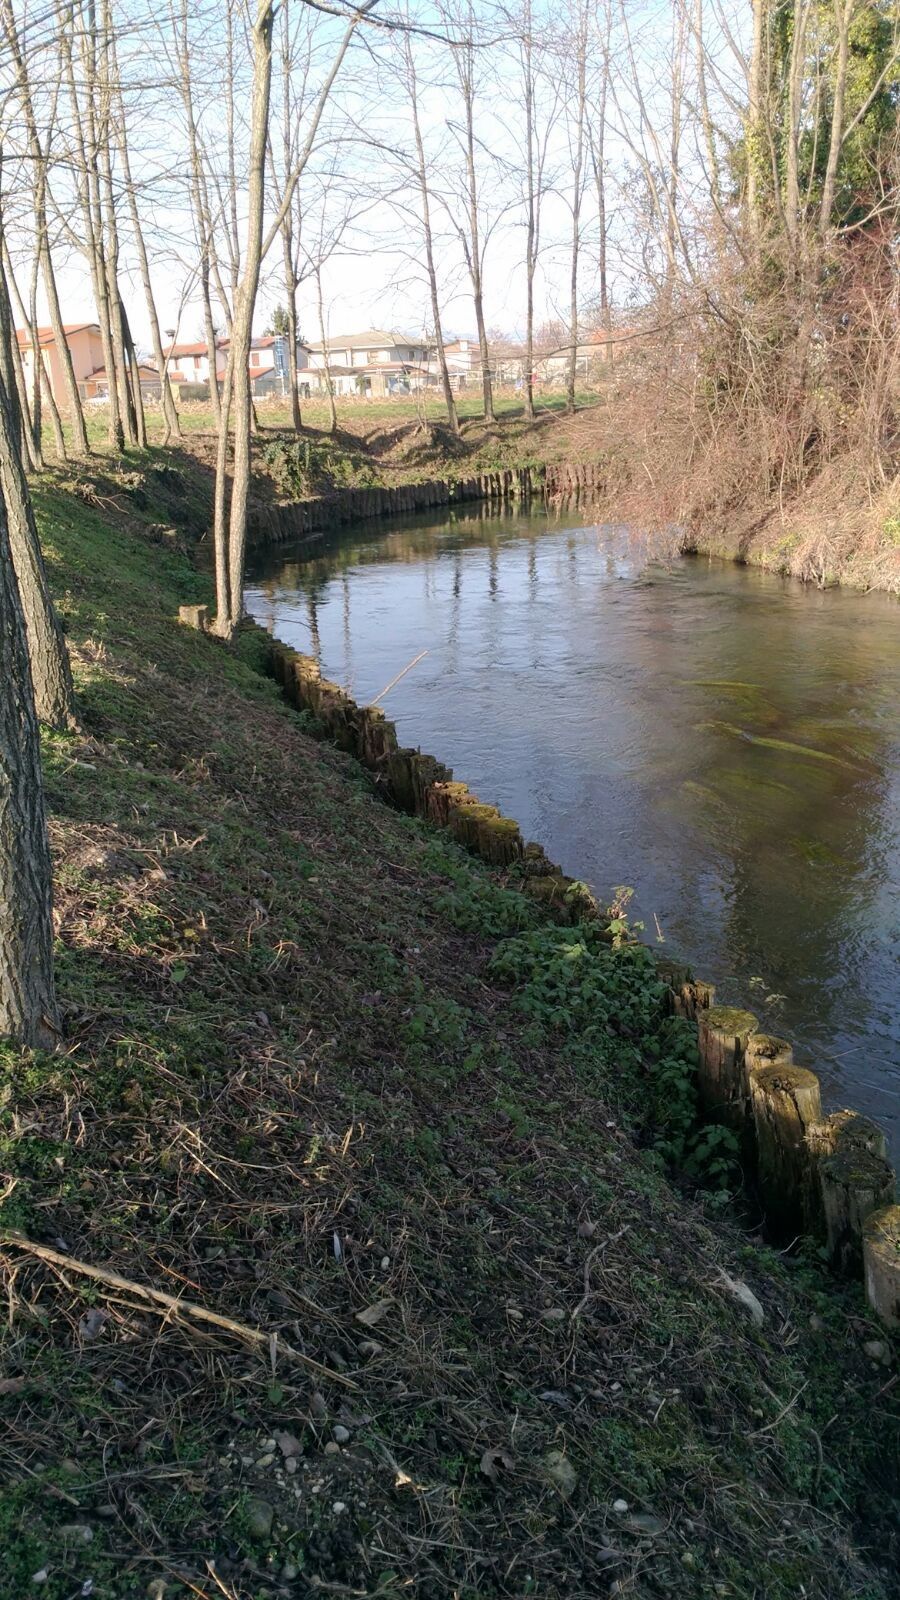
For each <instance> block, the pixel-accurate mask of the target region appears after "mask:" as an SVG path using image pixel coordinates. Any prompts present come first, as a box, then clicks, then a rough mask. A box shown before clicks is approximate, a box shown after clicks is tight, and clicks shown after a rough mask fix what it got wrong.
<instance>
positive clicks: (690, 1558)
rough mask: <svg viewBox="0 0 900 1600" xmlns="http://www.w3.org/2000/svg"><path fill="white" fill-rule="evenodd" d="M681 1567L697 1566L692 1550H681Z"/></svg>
mask: <svg viewBox="0 0 900 1600" xmlns="http://www.w3.org/2000/svg"><path fill="white" fill-rule="evenodd" d="M681 1565H682V1566H683V1567H695V1566H696V1565H697V1559H696V1557H695V1555H694V1553H693V1551H692V1550H682V1552H681Z"/></svg>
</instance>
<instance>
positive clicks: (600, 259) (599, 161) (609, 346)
mask: <svg viewBox="0 0 900 1600" xmlns="http://www.w3.org/2000/svg"><path fill="white" fill-rule="evenodd" d="M698 4H699V0H698ZM610 33H611V18H610V15H609V12H608V11H607V13H606V31H605V36H604V40H603V60H602V63H601V69H600V71H601V77H600V84H599V88H598V92H597V113H596V119H595V120H592V121H591V122H589V124H588V137H589V141H590V150H591V165H592V167H593V171H594V188H595V189H596V191H597V271H598V276H599V290H600V325H601V327H602V329H603V331H604V333H606V334H609V333H610V331H611V326H612V322H611V315H610V304H609V272H608V258H607V249H608V239H609V218H608V214H607V205H606V102H607V97H608V94H609V71H610V60H609V45H610ZM613 348H614V347H613V342H612V339H611V338H607V340H606V343H605V344H604V347H603V349H604V357H605V360H606V362H607V364H608V365H611V364H612V359H613Z"/></svg>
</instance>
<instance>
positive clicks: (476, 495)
mask: <svg viewBox="0 0 900 1600" xmlns="http://www.w3.org/2000/svg"><path fill="white" fill-rule="evenodd" d="M542 488H543V472H542V471H541V470H539V469H534V470H533V469H532V468H531V467H511V468H506V469H504V470H503V471H500V472H479V473H476V474H473V475H472V476H471V477H466V478H427V479H424V480H423V481H422V482H420V483H398V484H390V485H379V484H373V485H371V486H370V487H360V488H358V489H335V490H333V491H332V492H331V493H330V494H323V495H315V496H313V497H311V498H310V499H308V500H294V501H291V502H289V503H287V504H284V505H282V504H277V503H275V504H271V505H266V504H264V503H260V504H257V505H255V506H254V507H253V508H252V510H251V512H250V515H249V519H248V530H247V531H248V536H249V539H250V542H251V544H255V545H260V544H280V543H282V542H284V541H285V540H288V539H297V538H302V536H303V535H304V534H306V533H317V532H324V531H325V530H327V529H330V528H340V527H344V526H345V525H346V524H348V523H355V522H364V521H369V520H370V519H371V518H373V517H387V516H399V515H406V514H409V513H411V512H416V511H430V510H432V509H433V508H434V507H437V506H453V505H462V504H465V503H468V502H473V501H479V500H482V501H488V502H491V503H494V504H497V503H500V504H504V503H506V502H508V501H518V500H527V499H528V498H529V497H530V496H531V495H532V494H539V493H540V492H541V490H542Z"/></svg>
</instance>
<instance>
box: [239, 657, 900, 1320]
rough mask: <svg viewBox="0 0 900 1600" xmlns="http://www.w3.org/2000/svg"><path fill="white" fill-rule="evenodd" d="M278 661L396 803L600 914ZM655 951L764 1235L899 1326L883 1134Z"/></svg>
mask: <svg viewBox="0 0 900 1600" xmlns="http://www.w3.org/2000/svg"><path fill="white" fill-rule="evenodd" d="M271 664H272V670H273V674H274V676H275V678H276V680H277V681H278V683H280V684H281V686H282V688H283V690H284V693H285V695H286V697H287V699H288V700H289V701H290V702H291V703H292V704H293V705H295V706H297V707H298V708H301V709H304V710H307V711H310V712H312V713H313V715H314V716H315V717H316V718H317V720H318V721H319V722H320V724H321V725H322V728H323V731H324V732H325V733H326V734H327V736H328V737H329V738H331V739H333V740H334V742H335V744H337V745H338V746H339V748H340V749H342V750H346V751H349V752H350V753H351V754H353V755H354V756H356V757H358V759H359V760H360V761H362V762H363V763H364V764H365V765H366V766H367V767H369V768H371V769H372V770H373V771H374V772H375V775H376V781H377V782H378V783H379V784H380V785H381V786H382V788H383V791H384V793H385V794H386V796H387V797H388V798H389V799H390V800H391V801H392V802H393V803H394V804H395V805H396V806H398V807H399V808H400V809H401V810H403V811H406V812H408V813H410V814H412V815H415V816H420V817H427V818H429V819H430V820H431V821H432V822H435V823H437V824H439V825H440V826H442V827H445V828H448V829H449V831H450V832H451V833H452V834H453V836H454V837H455V838H456V839H458V840H459V841H460V842H461V843H462V844H464V845H465V846H467V848H469V849H470V850H472V851H473V852H474V853H475V854H477V855H479V856H481V858H482V859H483V860H484V861H485V862H487V863H488V864H489V865H490V866H492V867H497V868H501V869H502V868H504V867H509V866H513V865H516V866H517V867H518V868H519V872H520V876H519V877H518V879H517V882H518V883H519V885H520V887H521V888H522V890H523V891H524V892H525V893H526V894H529V895H531V896H533V897H534V898H536V899H538V900H539V901H540V902H541V903H542V905H543V906H544V907H545V908H546V910H547V912H548V914H549V915H550V916H552V917H554V918H555V919H558V920H560V921H565V922H577V921H579V920H581V919H583V918H585V917H588V918H590V917H595V916H597V915H598V906H597V902H596V901H595V900H594V898H593V896H592V895H591V894H590V892H589V891H588V890H587V889H586V888H585V887H584V885H583V884H579V883H577V882H574V881H573V880H572V879H570V878H567V877H566V875H565V874H564V873H563V872H561V871H560V869H559V867H557V866H555V865H554V864H553V862H551V861H550V860H549V859H548V858H547V856H546V855H545V853H544V851H543V849H542V848H541V846H540V845H537V844H528V843H526V842H525V840H524V839H523V837H522V833H521V830H520V828H519V826H518V824H517V823H516V822H513V821H511V820H510V818H508V817H504V816H502V815H501V813H500V812H499V811H498V810H497V808H496V807H495V806H491V805H484V804H483V803H482V802H481V801H479V799H478V797H477V796H476V795H474V794H472V793H471V791H470V790H469V788H468V786H467V785H466V784H465V783H458V782H454V780H453V774H452V772H451V771H450V770H449V768H448V767H445V766H444V765H443V764H442V763H441V762H439V761H437V760H435V758H434V756H429V755H424V754H423V753H422V752H421V751H419V750H414V749H403V748H401V747H400V745H399V742H398V739H397V731H396V728H395V726H394V724H393V723H392V722H390V721H388V719H387V718H386V717H385V714H384V712H383V710H382V709H381V707H380V706H359V705H357V704H356V702H355V701H354V700H352V699H351V698H350V696H349V695H347V694H345V693H344V691H343V690H342V689H341V688H340V686H339V685H338V684H336V683H331V682H329V681H328V680H327V679H325V678H323V677H322V674H321V671H320V669H319V666H318V663H317V662H316V661H315V660H314V659H313V658H312V657H311V656H306V655H301V654H300V653H299V652H297V651H296V650H292V649H290V648H289V647H288V646H286V645H282V644H278V643H273V644H272V648H271ZM657 960H658V964H659V969H660V976H661V977H662V978H663V979H664V980H665V982H666V984H667V985H668V988H669V992H670V995H671V1004H672V1009H673V1011H675V1012H676V1013H677V1014H679V1015H682V1016H686V1017H688V1018H690V1019H691V1020H692V1021H694V1022H696V1024H697V1032H698V1047H699V1065H698V1089H699V1094H700V1100H701V1104H702V1106H703V1109H704V1112H705V1114H706V1116H707V1117H708V1118H709V1120H710V1121H713V1122H718V1123H722V1124H724V1125H725V1126H726V1127H729V1128H731V1129H732V1130H733V1131H734V1132H735V1133H736V1134H737V1136H738V1138H739V1140H740V1144H741V1150H742V1156H743V1159H744V1164H745V1167H746V1170H748V1171H749V1172H752V1173H755V1175H756V1182H757V1187H758V1192H759V1196H760V1201H761V1205H762V1208H763V1212H764V1215H765V1219H766V1226H767V1230H768V1232H769V1234H770V1236H771V1237H772V1238H773V1239H774V1240H776V1241H778V1242H780V1243H788V1242H790V1241H791V1240H794V1239H796V1238H798V1237H800V1236H803V1235H812V1236H813V1237H815V1238H817V1239H819V1240H821V1242H822V1243H823V1245H824V1246H825V1248H826V1250H827V1253H828V1258H829V1260H830V1262H831V1263H832V1265H833V1267H834V1268H835V1270H836V1271H837V1272H840V1273H842V1274H844V1275H851V1276H864V1277H865V1283H866V1292H867V1296H868V1299H869V1302H870V1304H871V1305H872V1307H873V1308H874V1310H875V1311H876V1312H877V1313H878V1315H879V1316H880V1317H881V1318H882V1319H883V1320H884V1321H885V1322H886V1323H888V1324H889V1325H895V1326H896V1325H900V1206H898V1205H896V1204H895V1203H894V1173H893V1170H892V1168H891V1167H890V1165H889V1163H888V1161H887V1148H886V1140H885V1136H884V1134H883V1133H882V1132H881V1130H880V1129H879V1128H878V1127H876V1125H875V1124H874V1123H873V1122H871V1121H869V1119H868V1118H867V1117H863V1116H860V1115H858V1114H857V1113H856V1112H852V1111H838V1112H836V1113H833V1114H831V1115H828V1116H826V1115H825V1114H824V1112H823V1110H822V1099H821V1091H820V1086H819V1080H818V1078H817V1077H816V1075H815V1073H814V1072H810V1071H809V1070H808V1069H807V1068H805V1067H799V1066H796V1065H795V1064H794V1061H793V1053H792V1050H791V1046H790V1045H789V1044H788V1043H787V1042H786V1041H785V1040H784V1039H777V1038H774V1037H772V1036H771V1035H769V1034H766V1033H762V1032H760V1031H759V1024H758V1021H757V1018H756V1017H755V1016H754V1015H753V1014H752V1012H750V1011H744V1010H740V1009H737V1008H735V1007H732V1006H717V1005H716V1004H715V993H714V990H713V987H712V985H711V984H707V983H701V982H697V981H695V980H694V979H693V978H692V977H691V974H690V972H689V970H688V969H687V968H686V967H684V966H680V965H679V964H678V963H675V962H672V961H670V960H668V959H667V958H664V957H660V956H657Z"/></svg>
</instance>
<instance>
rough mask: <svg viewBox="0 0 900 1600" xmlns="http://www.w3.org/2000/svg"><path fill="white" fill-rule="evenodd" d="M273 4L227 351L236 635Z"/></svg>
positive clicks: (253, 121)
mask: <svg viewBox="0 0 900 1600" xmlns="http://www.w3.org/2000/svg"><path fill="white" fill-rule="evenodd" d="M272 25H273V0H259V4H258V9H257V13H256V20H255V21H254V24H253V88H252V94H251V101H250V149H249V161H248V177H247V243H246V250H245V254H244V270H243V276H242V278H241V280H240V283H239V284H238V287H237V292H236V294H235V298H234V320H233V322H232V328H231V342H230V345H229V349H228V366H229V369H230V371H231V373H232V374H233V380H232V381H233V386H234V388H233V396H234V398H233V404H234V462H233V466H232V476H231V504H230V506H229V513H228V583H229V591H230V593H229V613H228V615H226V616H224V617H218V618H217V625H218V628H219V631H220V632H224V633H225V634H226V636H228V637H230V635H231V634H232V633H233V632H234V629H235V628H236V627H237V625H238V623H239V622H240V620H241V617H242V615H243V607H244V559H245V552H246V544H247V500H248V496H249V491H250V423H251V414H250V408H251V399H250V342H251V337H252V329H253V311H254V307H255V305H256V292H257V289H258V287H259V274H260V268H261V266H262V246H263V210H264V204H265V183H266V141H267V138H268V131H269V96H270V92H271V87H272Z"/></svg>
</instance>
